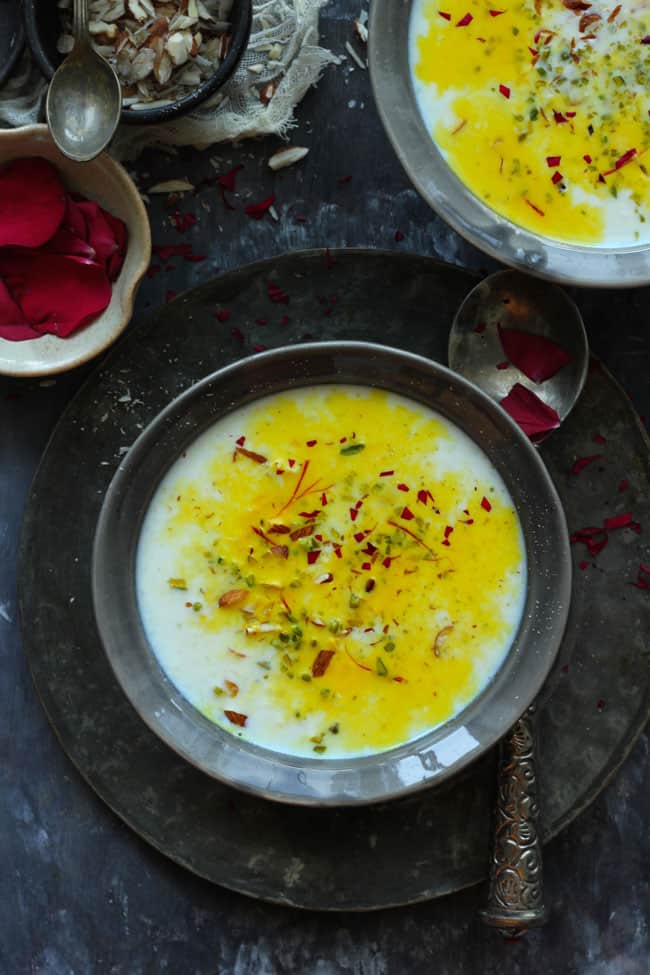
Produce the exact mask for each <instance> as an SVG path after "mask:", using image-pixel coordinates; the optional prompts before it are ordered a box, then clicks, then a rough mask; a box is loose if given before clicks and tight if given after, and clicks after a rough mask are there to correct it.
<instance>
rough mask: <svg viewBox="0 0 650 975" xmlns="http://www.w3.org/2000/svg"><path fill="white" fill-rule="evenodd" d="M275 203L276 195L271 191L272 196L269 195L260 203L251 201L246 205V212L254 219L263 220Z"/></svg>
mask: <svg viewBox="0 0 650 975" xmlns="http://www.w3.org/2000/svg"><path fill="white" fill-rule="evenodd" d="M274 203H275V195H274V194H273V193H271V195H270V196H267V197H266V199H265V200H260V202H259V203H249V205H248V206H247V207H244V213H245V214H246V215H247V216H248V217H251V219H253V220H261V219H262V217H264V216H265V215H266V214H267V213H268V212H269V210H270V209H271V207H272V206H273V204H274Z"/></svg>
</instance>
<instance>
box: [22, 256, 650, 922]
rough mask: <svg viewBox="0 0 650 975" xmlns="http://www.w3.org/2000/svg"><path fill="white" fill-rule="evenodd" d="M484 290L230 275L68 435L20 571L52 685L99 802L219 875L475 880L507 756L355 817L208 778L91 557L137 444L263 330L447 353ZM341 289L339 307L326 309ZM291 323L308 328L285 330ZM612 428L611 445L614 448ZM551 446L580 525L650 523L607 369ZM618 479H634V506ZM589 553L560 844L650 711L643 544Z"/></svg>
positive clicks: (449, 276) (153, 340)
mask: <svg viewBox="0 0 650 975" xmlns="http://www.w3.org/2000/svg"><path fill="white" fill-rule="evenodd" d="M271 276H273V277H274V278H275V279H277V280H278V282H279V283H280V285H281V286H282V287H283V288H285V290H286V291H287V293H288V294H289V296H290V304H289V306H288V307H287V308H285V307H284V306H280V307H278V306H277V305H274V304H273V303H272V302H270V300H269V296H268V293H267V281H268V279H269V277H271ZM474 281H475V278H473V277H472V276H471V275H469V274H467V273H466V272H463V271H460V270H457V269H454V268H450V267H447V266H444V265H440V264H438V263H436V262H434V261H432V260H430V259H427V258H419V257H413V256H409V255H388V254H385V253H382V252H376V251H375V252H363V251H348V252H347V253H346V254H345V255H344V254H343V253H342V252H338V253H334V254H333V255H331V256H329V257H328V255H326V254H324V253H322V252H316V253H312V254H309V253H308V254H299V253H294V254H292V255H289V256H287V257H286V258H278V259H276V260H271V261H269V262H264V263H262V264H258V265H253V266H251V267H249V268H243V269H241V270H238V271H234V272H232V273H229V274H227V275H224V276H223V277H222V278H220V279H216V280H215V281H214V282H212V283H210V284H207V285H204V286H203V287H201V288H199V289H197V290H196V291H194V292H191V293H188V294H186V295H184V296H181V297H180V298H178V299H177V300H176V301H174V302H172V303H170V304H169V305H168V306H166V307H165V308H164V309H162V310H161V311H159V312H158V314H157V315H156V318H155V320H154V321H152V322H150V323H149V324H148V325H145V326H143V327H141V328H139V329H136V330H135V331H134V332H133V333H132V334H131V335H130V336H128V337H127V338H126V339H125V340H124V341H123V342H122V343H121V344H120V346H119V347H118V348H117V349H116V351H115V352H114V353H113V354H112V355H111V357H110V358H109V359H108V360H107V362H106V364H105V365H104V366H102V368H101V369H100V370H99V371H98V373H96V374H95V375H94V376H93V377H92V378H91V380H90V381H89V383H88V384H87V385H86V386H85V387H84V388H83V389H82V390H81V392H80V393H79V394H78V396H77V398H76V399H75V400H74V401H73V403H72V405H71V407H70V408H69V409H68V411H67V412H66V413H65V414H64V417H63V419H62V421H61V423H60V425H59V427H58V428H57V430H56V431H55V434H54V436H53V438H52V440H51V442H50V446H49V448H48V450H47V452H46V454H45V457H44V460H43V462H42V465H41V467H40V470H39V473H38V474H37V477H36V480H35V483H34V486H33V489H32V493H31V497H30V501H29V504H28V507H27V512H26V520H25V528H24V534H23V545H22V555H21V567H20V589H21V593H20V599H21V614H22V620H23V632H24V638H25V647H26V651H27V653H28V656H29V659H30V664H31V668H32V672H33V675H34V679H35V682H36V685H37V688H38V690H39V693H40V695H41V698H42V700H43V703H44V705H45V708H46V710H47V713H48V715H49V717H50V720H51V722H52V724H53V725H54V728H55V730H56V732H57V734H58V736H59V738H60V740H61V742H62V744H63V746H64V747H65V749H66V751H67V752H68V754H69V755H70V757H71V758H72V760H73V761H74V763H75V764H76V765H77V766H78V768H79V769H80V771H81V772H82V774H83V775H84V776H85V777H86V779H87V780H88V782H89V783H90V784H91V785H92V787H93V788H94V789H95V790H96V791H97V792H98V793H99V794H100V795H101V797H102V798H103V799H104V800H105V801H106V802H107V803H108V804H109V805H110V806H111V807H112V808H113V809H114V810H115V811H116V812H117V813H118V814H119V815H120V816H121V817H122V818H123V819H124V820H125V821H126V822H128V823H129V824H130V825H131V826H132V827H133V828H134V829H135V830H136V831H137V832H138V833H139V834H140V835H141V836H143V837H144V838H145V839H146V840H147V841H148V842H149V843H151V844H152V845H154V846H155V847H157V848H158V849H160V850H162V851H163V852H164V853H166V854H167V855H168V856H170V857H171V858H172V859H174V860H176V861H177V862H179V863H182V864H183V865H184V866H186V867H188V868H189V869H191V870H193V871H194V872H196V873H198V874H200V875H202V876H204V877H207V878H208V879H210V880H212V881H214V882H217V883H220V884H224V885H225V886H228V887H231V888H233V889H236V890H239V891H242V892H244V893H247V894H250V895H252V896H256V897H263V898H266V899H270V900H275V901H278V902H281V903H285V904H293V905H297V906H302V907H311V908H321V909H334V910H336V909H340V910H343V909H356V910H367V909H372V908H377V907H385V906H389V905H393V904H403V903H408V902H414V901H418V900H425V899H427V898H431V897H435V896H438V895H440V894H444V893H446V892H448V891H451V890H454V889H458V888H460V887H463V886H465V885H468V884H471V883H474V882H476V881H478V880H480V879H481V878H482V877H483V876H484V875H485V871H486V867H487V851H488V843H489V820H490V806H491V803H492V797H493V791H494V790H493V783H494V773H495V768H494V758H493V757H488V758H486V759H485V760H483V761H481V762H480V763H478V764H477V765H473V766H472V767H471V768H470V769H468V770H467V771H466V772H465V773H463V774H462V775H461V776H460V777H459V778H458V779H457V780H454V781H453V782H450V783H449V784H447V785H446V786H443V787H442V788H440V789H436V790H433V791H431V792H428V793H426V794H424V795H422V796H419V797H416V798H412V799H406V800H403V801H399V802H393V803H386V804H384V805H380V806H374V807H369V808H361V809H350V810H314V811H306V810H303V809H286V808H278V807H277V806H276V805H274V804H271V803H268V802H266V801H264V800H259V799H254V798H252V797H250V796H245V795H242V794H240V793H238V792H235V791H234V790H231V789H228V788H226V787H224V786H220V785H218V784H217V783H215V782H213V781H211V780H209V779H208V778H207V777H205V776H203V775H202V774H200V773H198V772H197V771H196V770H194V769H192V768H190V767H189V766H188V765H186V764H185V763H184V762H183V761H181V760H180V759H179V758H177V757H176V756H175V755H174V754H173V753H172V752H170V751H169V750H168V749H167V748H166V747H165V746H163V745H162V744H161V743H160V742H159V741H158V740H157V739H156V738H155V737H154V736H153V735H152V734H151V733H150V732H149V731H148V730H147V728H146V727H145V726H144V724H142V723H141V722H140V720H139V719H138V718H137V716H136V715H135V712H134V711H133V710H132V709H131V707H130V705H129V704H128V703H127V701H126V699H125V698H124V697H123V695H122V693H121V692H120V691H119V689H118V687H117V685H116V683H115V680H114V678H113V677H112V674H111V671H110V668H109V665H108V662H107V660H106V659H105V657H104V654H103V652H102V650H101V647H100V645H99V640H98V637H97V633H96V630H95V626H94V622H93V615H92V606H91V600H90V576H89V560H90V552H91V544H92V536H93V532H94V527H95V521H96V518H97V513H98V511H99V507H100V504H101V501H102V498H103V494H104V491H105V489H106V487H107V485H108V482H109V481H110V478H111V476H112V474H113V472H114V470H115V468H116V466H117V465H118V463H119V460H120V457H121V456H123V453H124V451H125V449H126V448H128V446H129V445H130V443H131V442H132V441H133V440H134V439H135V437H136V436H137V434H138V433H139V432H140V431H141V429H142V427H143V426H144V425H145V424H146V423H148V422H149V421H150V420H151V419H152V418H153V417H154V416H155V415H156V413H158V412H159V410H160V409H161V408H162V407H163V406H164V405H165V404H166V403H167V402H168V401H169V400H170V399H171V398H172V397H173V396H174V395H176V394H177V393H179V392H181V391H182V390H183V389H186V388H187V387H188V386H189V385H191V384H192V383H193V382H195V381H196V380H197V379H199V378H200V377H202V376H204V375H206V374H208V373H209V372H211V371H213V370H214V369H216V368H218V367H219V366H220V365H223V364H225V363H226V362H228V361H233V360H234V359H236V358H238V357H240V356H241V355H242V354H245V353H248V352H251V351H252V347H253V345H254V344H255V343H257V342H259V341H261V335H263V336H264V343H265V344H266V345H267V346H274V345H280V344H286V343H287V342H295V341H300V340H305V339H309V338H329V339H336V338H358V339H365V340H372V341H380V342H383V343H385V344H389V345H390V344H393V345H396V346H401V347H404V348H408V349H410V350H412V351H414V352H418V353H420V354H423V355H428V356H431V357H432V358H436V359H440V360H442V361H444V356H445V347H446V342H447V336H448V331H449V327H450V324H451V321H452V318H453V315H454V312H455V310H456V308H457V306H458V304H459V302H460V300H461V299H462V297H463V296H464V294H465V293H466V292H467V291H468V290H469V288H470V287H471V286H472V284H473V283H474ZM324 296H329V297H334V296H336V297H337V299H338V300H337V301H336V302H329V303H328V304H327V305H324V304H323V303H322V302H321V300H319V299H321V298H323V297H324ZM325 307H327V308H329V309H331V312H330V313H328V314H324V308H325ZM219 308H227V309H228V310H229V311H230V313H231V317H230V319H229V320H228V321H227V322H225V323H222V322H219V321H217V320H216V319H215V317H214V313H215V311H216V310H217V309H219ZM285 312H286V313H287V314H288V315H289V319H290V320H289V321H288V322H286V323H285V324H283V320H284V315H285ZM260 318H266V319H268V324H266V325H265V326H264V329H263V331H262V329H260V328H259V327H258V326H257V325H256V324H255V322H256V320H257V319H260ZM233 327H236V328H237V329H238V330H241V334H242V335H243V337H244V342H243V345H242V344H241V342H240V339H239V334H240V333H239V332H236V333H235V334H233V333H232V331H231V329H232V328H233ZM596 435H600V436H601V437H603V438H604V439H605V443H604V445H602V446H599V447H597V448H596V447H595V446H594V442H593V438H594V436H596ZM594 453H600V454H602V455H603V456H602V459H601V460H599V461H597V462H594V463H593V464H591V465H590V466H589V467H587V468H585V469H584V470H583V471H582V472H581V473H580V474H579V475H577V476H573V475H571V474H570V471H571V468H572V466H573V464H574V462H575V460H576V459H577V458H578V457H581V456H584V455H587V454H594ZM542 455H543V457H544V459H545V461H546V463H547V465H548V467H549V469H550V471H551V474H552V475H553V478H554V480H555V483H556V486H557V488H558V490H559V492H560V495H561V497H562V500H563V503H564V505H565V509H566V513H567V520H568V523H569V527H570V529H571V530H575V529H578V528H582V527H585V526H587V525H598V524H601V523H602V520H603V518H604V517H606V516H608V515H612V514H614V513H616V512H621V511H624V510H625V511H627V510H630V511H632V512H633V514H634V518H635V520H637V521H639V522H641V523H642V524H643V523H644V522H645V523H647V522H648V516H649V515H650V488H649V485H648V473H649V471H648V444H647V439H646V436H645V434H644V432H643V431H642V429H641V426H640V424H639V423H638V421H637V419H636V416H635V414H634V412H633V410H632V407H631V405H630V403H629V401H628V400H627V398H626V397H625V395H624V394H623V392H622V391H621V389H620V387H618V386H617V384H616V383H615V382H614V381H613V380H612V379H611V377H610V376H609V375H608V374H607V373H606V372H605V371H604V370H602V369H600V368H594V369H593V370H592V372H591V374H590V376H589V379H588V381H587V386H586V389H585V392H584V394H583V397H582V399H581V401H580V403H579V404H578V406H577V407H576V409H575V410H574V412H573V413H572V415H571V417H570V418H569V420H568V421H567V423H566V424H565V426H564V427H563V428H562V429H561V430H560V431H559V432H558V433H557V434H555V435H554V436H553V438H551V439H550V440H549V441H548V443H547V444H545V445H544V447H543V448H542ZM64 466H65V469H66V471H67V472H68V476H66V488H65V491H63V490H61V470H62V468H63V467H64ZM70 472H74V476H70ZM622 478H625V479H627V480H628V481H629V488H628V489H627V490H626V491H625V492H623V493H620V492H619V484H620V481H621V479H622ZM72 513H74V517H72ZM62 525H65V526H66V528H67V530H66V534H65V538H63V536H62V531H61V526H62ZM574 558H575V563H576V572H575V579H574V590H573V601H572V608H571V614H570V620H569V629H568V633H567V637H566V638H565V641H564V643H563V646H562V648H561V651H560V657H559V660H558V663H557V666H556V668H555V669H554V671H553V673H552V675H551V678H550V679H549V682H548V684H547V688H546V692H543V693H542V696H541V699H540V715H539V741H540V752H539V765H540V773H539V774H540V781H541V788H542V789H543V793H544V797H545V823H546V836H545V838H548V837H550V836H552V835H554V834H555V833H557V832H558V831H559V830H560V829H562V828H563V827H564V826H565V825H566V824H567V823H569V822H570V821H571V820H572V819H573V818H574V817H575V816H576V815H578V814H579V812H580V811H581V810H583V809H584V808H585V807H586V806H587V805H588V804H589V802H591V801H592V799H593V798H595V796H596V795H597V794H598V792H599V791H600V790H601V789H602V788H603V786H604V785H605V783H606V782H607V781H608V780H609V778H610V777H611V775H612V774H613V773H614V771H615V770H616V768H617V767H618V765H619V764H620V762H621V761H622V760H623V758H624V757H625V756H626V755H627V753H628V751H629V750H630V748H631V747H632V744H633V743H634V741H635V740H636V737H637V736H638V734H639V733H640V731H641V729H642V727H643V725H644V723H645V720H646V719H647V716H648V697H649V695H648V667H647V648H646V645H645V641H646V637H647V633H648V631H649V629H650V620H649V618H648V617H649V615H650V603H649V601H648V600H647V593H644V592H641V591H639V590H638V589H635V588H633V587H632V586H630V585H628V583H629V582H630V581H634V580H635V579H636V576H637V571H638V565H639V562H640V561H642V560H643V559H642V554H641V546H640V536H639V535H637V534H636V533H635V532H634V531H633V530H631V529H622V530H619V531H617V532H612V534H611V537H610V540H609V544H608V545H607V547H606V548H605V549H604V550H603V551H602V552H601V553H600V554H599V555H598V556H597V557H596V558H595V559H593V560H590V561H589V562H588V565H587V566H586V568H584V570H581V569H580V568H579V567H578V563H579V561H580V560H582V559H586V558H588V556H586V554H585V552H584V550H583V548H582V546H579V547H576V550H575V552H574ZM592 562H593V564H592Z"/></svg>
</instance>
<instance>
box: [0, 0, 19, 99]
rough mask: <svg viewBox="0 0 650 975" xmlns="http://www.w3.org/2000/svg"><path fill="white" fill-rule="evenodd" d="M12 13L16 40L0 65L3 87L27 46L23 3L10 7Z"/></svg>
mask: <svg viewBox="0 0 650 975" xmlns="http://www.w3.org/2000/svg"><path fill="white" fill-rule="evenodd" d="M9 9H10V11H11V13H13V17H14V25H13V26H14V34H13V36H14V37H15V39H16V41H15V44H14V45H13V46H12V47H11V48H10V49H9V56H8V57H7V60H6V61H5V62H4V64H3V65H0V87H2V86H3V85H4V84H5V82H7V81H9V79H10V77H11V75H12V73H13V70H14V68H15V67H16V64H17V63H18V60H19V58H20V55H21V54H22V53H23V48H24V47H25V23H24V19H23V12H22V9H21V5H20V4H17V5H16V6H14V7H11V6H10V7H9Z"/></svg>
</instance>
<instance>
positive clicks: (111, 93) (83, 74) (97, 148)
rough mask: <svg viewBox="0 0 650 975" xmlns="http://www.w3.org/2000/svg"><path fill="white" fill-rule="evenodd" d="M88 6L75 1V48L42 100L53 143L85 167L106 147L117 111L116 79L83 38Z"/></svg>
mask: <svg viewBox="0 0 650 975" xmlns="http://www.w3.org/2000/svg"><path fill="white" fill-rule="evenodd" d="M87 4H88V0H75V21H74V30H75V46H74V49H73V50H72V52H71V53H70V54H69V55H68V57H67V58H66V59H65V61H64V62H63V64H62V65H61V66H60V67H59V68H58V70H57V71H56V73H55V75H54V77H53V78H52V81H51V82H50V87H49V89H48V93H47V101H46V113H47V123H48V125H49V127H50V133H51V135H52V138H53V139H54V142H55V143H56V145H57V147H58V148H59V149H60V150H61V152H62V153H63V154H64V155H65V156H67V157H68V158H69V159H73V160H75V161H76V162H88V161H89V160H90V159H94V158H95V157H96V156H98V155H99V153H100V152H101V151H102V150H103V149H105V148H106V146H107V145H108V143H109V142H110V141H111V139H112V138H113V135H114V133H115V129H116V128H117V126H118V123H119V120H120V112H121V110H122V89H121V87H120V82H119V80H118V77H117V75H116V74H115V72H114V71H113V69H112V67H111V66H110V64H108V63H107V62H106V61H104V59H103V58H102V57H101V56H100V55H99V54H97V53H96V52H95V51H94V50H93V48H92V45H91V43H90V40H89V37H88V31H87Z"/></svg>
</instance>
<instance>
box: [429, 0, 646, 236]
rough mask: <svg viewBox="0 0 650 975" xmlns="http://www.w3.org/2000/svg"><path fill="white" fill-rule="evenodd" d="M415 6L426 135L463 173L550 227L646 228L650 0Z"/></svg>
mask: <svg viewBox="0 0 650 975" xmlns="http://www.w3.org/2000/svg"><path fill="white" fill-rule="evenodd" d="M569 7H573V8H574V9H569ZM421 10H422V12H423V19H422V21H419V22H420V23H424V24H425V25H426V29H425V30H423V31H421V33H420V35H419V36H416V39H415V48H414V51H415V54H414V64H413V71H414V76H415V80H416V84H421V85H424V86H430V87H431V90H432V92H435V94H436V96H437V98H438V103H439V106H440V107H441V110H440V112H436V113H435V114H436V121H435V125H434V127H433V130H432V136H433V138H434V139H435V141H436V143H437V144H438V145H439V147H440V148H441V149H442V151H443V153H444V154H445V156H446V158H447V160H448V161H449V163H450V165H451V166H452V168H453V169H454V171H455V172H456V173H457V174H458V176H459V177H460V178H461V179H462V181H463V182H464V183H466V184H467V186H468V187H469V188H470V189H471V190H473V192H474V193H476V195H477V196H478V197H480V198H481V199H482V200H483V201H484V202H485V203H487V204H488V205H489V206H490V207H492V208H493V209H494V210H496V211H497V212H498V213H500V214H502V215H503V216H505V217H508V218H510V219H511V220H513V221H514V222H515V223H517V224H519V225H521V226H522V227H526V228H528V229H530V230H534V231H535V232H537V233H541V234H543V235H546V236H549V237H552V238H556V239H559V240H563V241H568V242H574V243H588V244H594V243H602V242H603V240H604V239H605V237H606V236H607V237H608V238H609V237H612V236H614V237H615V238H616V240H613V241H612V242H613V243H617V244H620V243H629V244H633V243H634V242H635V241H637V240H639V239H640V238H643V237H644V236H645V237H646V238H647V236H648V231H647V230H646V229H645V227H644V225H645V223H646V217H647V216H648V203H649V200H650V178H649V176H648V170H647V168H646V163H647V161H648V156H647V155H646V153H647V150H648V146H649V145H650V118H649V110H650V46H649V44H648V42H650V37H648V36H647V35H648V34H649V33H650V14H649V12H648V9H647V6H646V5H644V4H639V5H637V6H636V7H634V6H633V7H629V6H623V7H621V6H620V5H619V4H616V3H615V2H601V0H595V2H591V3H587V4H580V3H579V2H578V0H568V6H567V5H566V4H565V3H563V2H562V0H552V2H549V0H524V2H521V0H516V2H513V3H511V2H507V0H506V2H503V3H497V2H495V0H479V2H472V3H471V4H468V3H467V0H439V2H438V0H434V2H427V3H425V4H424V6H423V7H422V8H421ZM442 15H447V16H448V17H449V19H447V18H446V16H442ZM467 15H469V16H470V18H471V19H470V21H469V22H468V23H466V24H465V25H464V26H459V24H462V23H463V20H467ZM644 39H645V41H646V43H643V41H644ZM558 157H559V158H558ZM621 203H623V207H624V210H623V211H622V220H621V222H619V223H617V220H616V214H615V211H616V209H617V207H618V209H619V211H621Z"/></svg>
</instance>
